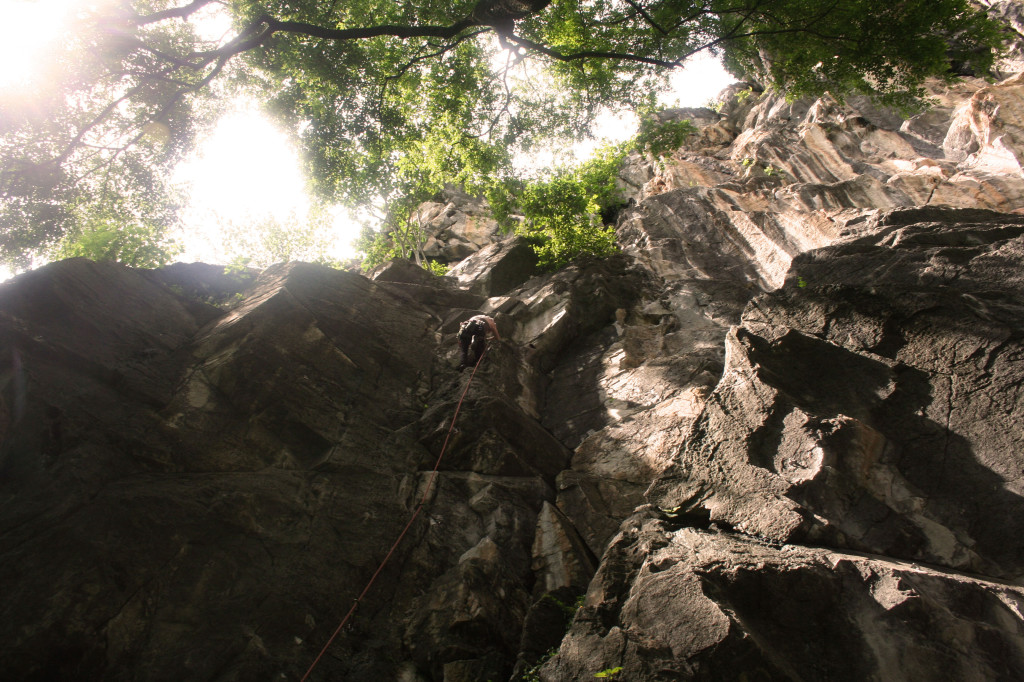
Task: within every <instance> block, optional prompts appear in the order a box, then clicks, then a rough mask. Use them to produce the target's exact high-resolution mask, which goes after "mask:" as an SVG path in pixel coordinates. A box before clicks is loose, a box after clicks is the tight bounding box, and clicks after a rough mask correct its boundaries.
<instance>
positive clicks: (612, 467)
mask: <svg viewBox="0 0 1024 682" xmlns="http://www.w3.org/2000/svg"><path fill="white" fill-rule="evenodd" d="M994 4H996V5H997V9H1000V11H1003V12H1005V13H1006V14H1007V16H1010V17H1011V18H1012V17H1013V16H1019V14H1014V11H1015V8H1018V7H1019V6H1018V5H1015V4H1014V3H994ZM1012 66H1013V65H1012V63H1010V64H1009V66H1007V68H1008V69H1010V70H1012ZM1004 75H1005V76H1006V78H1004V79H1003V80H1001V81H1000V82H996V83H988V82H985V81H982V80H977V79H971V78H968V79H966V80H965V81H964V82H963V83H961V84H960V85H957V86H956V87H954V88H947V89H942V90H937V91H936V98H937V99H938V104H937V106H935V107H934V108H932V109H931V110H929V111H928V112H926V113H924V114H921V115H919V116H916V117H913V118H910V119H906V120H905V119H902V118H900V117H899V116H897V115H896V114H894V113H893V112H889V111H882V110H878V109H876V108H874V107H872V106H871V105H870V103H868V102H866V101H862V100H858V99H851V100H848V101H846V102H845V103H838V102H835V101H832V100H828V99H823V100H819V101H815V102H792V103H787V102H786V101H785V100H784V99H781V98H778V97H775V96H772V95H769V94H764V93H763V92H761V91H760V89H759V88H758V87H757V86H754V85H750V86H748V85H742V86H737V87H734V88H733V89H732V91H731V92H730V93H729V94H728V95H727V96H726V97H725V99H724V105H723V107H722V109H721V111H719V112H715V111H712V110H710V109H701V110H685V111H679V112H675V115H679V116H684V117H687V118H690V119H692V120H694V121H695V122H696V123H697V124H698V125H699V127H700V130H701V132H700V134H699V136H697V137H695V138H694V139H693V140H691V141H690V142H689V143H688V144H687V146H686V147H685V148H683V149H680V150H678V151H677V152H676V153H675V154H673V155H672V156H671V157H670V158H665V159H661V160H655V159H647V158H644V157H643V156H642V155H639V154H637V155H635V156H634V157H633V158H632V159H631V160H630V162H629V163H628V165H627V166H626V167H625V168H624V169H623V172H622V181H623V188H624V191H625V192H627V193H628V194H629V196H630V197H631V198H633V199H634V200H635V202H634V205H632V206H631V207H630V208H629V209H627V210H625V211H624V212H623V213H622V215H621V216H620V217H619V223H618V227H617V232H618V236H619V241H620V244H621V246H622V253H621V254H620V255H618V256H616V257H613V258H610V259H608V260H604V261H595V262H581V263H577V264H574V265H573V266H571V267H568V268H566V269H564V270H562V271H559V272H557V273H553V274H544V273H539V272H537V271H536V269H535V267H534V262H535V261H534V259H533V257H532V253H531V252H530V250H529V249H528V248H526V247H525V246H524V245H523V244H520V243H518V242H517V241H516V240H515V239H507V240H502V239H501V236H500V235H499V234H497V233H496V232H495V230H494V225H493V223H492V222H490V221H489V218H488V217H487V215H486V211H485V209H484V207H482V206H480V205H478V204H476V203H474V202H468V201H467V200H468V198H466V197H459V196H457V195H454V194H453V195H452V196H449V197H446V198H445V202H446V203H438V204H437V205H436V206H430V207H425V210H426V211H427V213H429V214H430V216H431V218H430V222H431V224H432V225H434V227H435V228H436V229H435V234H434V235H433V239H432V241H431V242H430V244H429V248H430V249H432V250H434V251H436V252H437V253H438V254H445V257H446V258H451V259H462V260H461V262H460V263H459V264H458V266H457V267H456V268H455V269H453V271H452V272H451V273H450V275H449V276H447V277H444V278H437V277H434V276H432V275H429V274H428V273H426V272H425V271H423V270H421V269H419V268H417V267H415V266H414V265H412V264H411V263H407V262H394V263H390V264H387V265H386V266H383V267H381V268H379V269H378V270H377V271H376V272H374V273H373V275H372V277H370V278H368V277H364V276H362V275H358V274H353V273H349V272H340V271H335V270H330V269H327V268H323V267H319V266H313V265H307V264H300V263H291V264H283V265H278V266H274V267H272V268H270V269H268V270H266V271H264V272H262V273H243V274H239V275H235V276H228V275H225V274H224V273H223V272H222V270H221V269H220V268H215V267H212V266H203V265H175V266H172V267H170V268H166V269H164V270H159V271H142V270H132V269H128V268H123V267H120V266H117V265H113V264H97V263H92V262H89V261H85V260H70V261H64V262H60V263H55V264H52V265H49V266H46V267H44V268H41V269H39V270H37V271H34V272H30V273H27V274H25V275H22V276H20V277H18V278H16V279H15V280H13V281H11V282H9V283H6V284H4V285H0V362H2V363H3V364H2V365H0V439H2V444H0V558H2V562H0V584H2V585H3V586H4V599H3V601H2V602H0V609H2V612H0V615H2V617H0V632H2V638H3V642H4V644H3V646H2V647H0V667H2V669H3V670H4V671H5V673H4V677H5V678H6V679H17V680H56V679H89V680H92V679H96V680H175V681H177V680H183V679H187V680H215V681H227V680H253V679H282V680H288V679H292V680H297V679H300V678H301V677H302V676H303V675H304V674H305V673H306V671H307V669H308V668H309V667H310V665H311V664H312V663H313V662H314V660H315V659H316V658H317V656H318V654H319V653H320V651H321V649H322V648H323V647H324V645H325V644H326V643H327V642H328V641H329V640H330V638H331V637H332V635H333V634H334V633H335V629H336V628H337V626H338V624H339V623H340V622H342V619H343V618H344V617H345V615H346V614H347V613H348V612H349V610H350V608H351V607H352V606H353V600H355V599H356V598H357V597H359V596H360V594H361V591H362V590H363V588H364V587H365V586H366V585H367V583H368V581H370V580H371V578H373V577H374V576H375V574H376V578H375V580H374V582H373V586H372V588H371V589H370V590H369V591H368V592H367V593H366V596H365V597H363V598H362V599H360V601H359V603H358V608H357V609H356V611H355V615H354V617H352V618H351V619H350V620H349V621H347V624H346V627H345V628H343V629H342V630H341V631H339V632H337V636H336V638H335V639H334V640H333V641H332V643H331V645H330V647H329V648H328V649H327V653H326V654H325V655H324V657H323V658H321V659H320V660H319V661H318V662H317V664H316V666H315V668H314V670H313V672H312V674H311V675H310V678H309V679H313V680H403V681H405V682H417V681H420V682H427V681H441V680H444V681H446V682H470V681H472V682H477V681H483V680H495V681H497V680H510V679H522V678H524V677H525V678H526V679H531V680H536V679H541V680H549V681H553V680H559V681H568V680H574V681H575V680H587V679H594V675H595V674H597V673H600V672H602V671H613V670H616V669H618V672H617V673H611V672H607V673H606V674H607V675H612V674H614V675H616V677H615V679H618V680H631V681H654V680H670V679H671V680H688V679H694V680H725V679H730V680H731V679H747V680H754V679H768V680H775V679H779V680H826V679H828V680H857V681H861V680H866V679H869V680H893V679H915V680H932V679H934V680H939V679H942V680H946V679H964V680H1003V679H1016V678H1019V677H1021V675H1022V671H1024V586H1022V585H1024V532H1022V531H1024V497H1022V495H1024V426H1022V423H1024V414H1022V410H1024V407H1021V404H1022V403H1021V400H1020V396H1019V395H1018V394H1019V392H1020V391H1021V386H1022V385H1024V275H1022V273H1024V267H1022V266H1024V215H1022V214H1021V209H1022V208H1024V201H1022V198H1024V174H1022V171H1021V165H1020V164H1021V159H1022V158H1024V118H1022V116H1021V112H1022V111H1024V81H1022V80H1021V76H1020V75H1016V74H1014V73H1007V74H1004ZM477 311H485V312H488V313H489V314H491V315H493V316H494V317H495V319H496V320H497V323H498V326H499V329H500V331H501V334H502V337H503V339H502V340H501V341H499V342H495V343H492V344H491V346H490V349H489V351H488V353H487V355H486V356H485V358H484V360H483V362H482V363H481V366H480V369H479V370H478V371H477V373H476V374H475V376H473V378H472V382H471V383H470V372H469V371H466V372H463V373H459V372H458V371H457V364H458V357H457V355H458V354H457V348H456V344H455V334H456V331H457V329H458V325H459V323H460V322H461V321H462V320H464V319H466V318H468V317H469V316H471V315H473V314H475V313H476V312H477ZM467 384H468V392H467V393H466V397H465V399H464V400H463V401H462V402H461V407H460V411H459V415H458V420H457V422H456V424H455V426H454V429H451V430H450V427H451V425H452V418H453V415H454V414H455V411H456V408H457V407H459V406H460V398H461V396H462V394H463V391H464V390H465V389H466V387H467ZM449 431H450V432H449ZM442 450H443V458H441V459H440V460H439V456H440V455H441V454H442ZM435 464H436V465H437V466H438V472H437V474H436V476H435V475H434V474H433V473H432V471H433V469H434V468H435ZM423 499H425V500H426V504H425V505H424V506H423V508H422V513H421V514H419V516H418V517H417V518H416V520H415V521H414V522H413V523H412V525H411V526H409V528H408V531H407V532H405V534H404V536H403V529H404V528H405V526H406V523H407V522H408V520H409V519H410V517H411V516H412V514H413V513H414V511H415V510H416V509H417V508H418V505H419V503H420V501H421V500H423ZM399 537H401V538H402V540H401V542H400V543H399V544H398V545H397V546H395V549H394V552H393V553H391V554H389V552H390V550H391V548H392V546H393V544H394V543H395V540H396V539H397V538H399ZM385 559H387V562H386V563H384V564H383V565H384V568H383V569H382V570H380V572H379V574H378V573H377V572H378V568H379V567H380V566H381V565H382V561H384V560H385Z"/></svg>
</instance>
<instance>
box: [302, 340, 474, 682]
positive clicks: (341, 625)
mask: <svg viewBox="0 0 1024 682" xmlns="http://www.w3.org/2000/svg"><path fill="white" fill-rule="evenodd" d="M486 353H487V347H486V346H485V347H484V348H483V350H482V351H481V353H480V357H479V358H477V360H476V364H475V365H473V373H472V374H470V375H469V381H467V382H466V388H464V389H462V395H461V396H460V397H459V402H458V404H457V405H456V406H455V414H453V415H452V423H451V425H450V426H449V427H448V433H447V435H445V437H444V444H443V445H441V454H439V455H438V456H437V461H436V462H434V469H433V470H432V471H431V472H430V478H429V479H428V480H427V487H426V489H425V490H424V491H423V497H422V498H420V502H419V504H418V505H416V509H415V510H414V511H413V513H412V516H410V517H409V521H408V523H406V524H405V528H403V529H402V532H401V533H399V534H398V538H397V539H396V540H395V542H394V544H392V545H391V549H389V550H388V553H387V554H386V555H385V556H384V559H383V560H382V561H381V562H380V565H379V566H378V567H377V570H376V571H374V574H373V575H372V576H371V577H370V581H369V582H368V583H366V587H364V588H363V591H362V592H360V593H359V596H358V597H357V598H356V599H355V600H354V601H353V602H352V607H351V608H350V609H349V610H348V613H346V614H345V617H344V618H342V619H341V623H339V624H338V627H337V629H335V630H334V634H333V635H331V638H330V639H328V640H327V644H324V648H323V649H321V650H320V654H319V655H318V656H317V657H316V659H315V660H314V661H313V663H312V665H310V666H309V670H307V671H306V674H305V675H303V676H302V679H301V680H300V682H306V679H307V678H308V677H309V675H310V674H311V673H312V672H313V668H315V667H316V664H317V663H319V662H320V659H321V658H323V657H324V654H326V653H327V650H328V649H329V648H330V647H331V644H333V643H334V640H335V639H336V638H337V637H338V635H339V634H340V633H341V631H342V630H343V629H344V628H345V625H346V624H347V623H348V621H349V619H351V618H352V614H354V613H355V612H356V608H358V606H359V602H361V601H362V599H363V597H365V596H366V593H367V592H369V591H370V587H371V586H372V585H373V582H374V581H375V580H376V579H377V576H378V575H380V573H381V571H383V570H384V566H385V565H386V564H387V563H388V560H389V559H391V555H392V554H394V553H395V550H396V549H397V548H398V545H399V544H400V543H401V542H402V539H403V538H404V537H405V534H406V533H407V532H408V531H409V529H410V528H411V527H412V524H413V522H414V521H416V518H417V517H418V516H419V514H420V510H422V509H423V507H424V505H426V503H427V496H428V495H430V489H431V487H432V486H433V485H434V479H435V478H437V472H438V469H439V468H440V466H441V458H442V457H444V452H445V450H446V449H447V448H448V440H449V439H450V438H451V435H452V431H453V430H454V429H455V420H456V419H458V418H459V410H460V409H462V401H463V400H464V399H465V398H466V393H468V392H469V386H470V384H472V383H473V377H475V376H476V370H477V368H478V367H480V361H481V360H483V359H484V355H485V354H486Z"/></svg>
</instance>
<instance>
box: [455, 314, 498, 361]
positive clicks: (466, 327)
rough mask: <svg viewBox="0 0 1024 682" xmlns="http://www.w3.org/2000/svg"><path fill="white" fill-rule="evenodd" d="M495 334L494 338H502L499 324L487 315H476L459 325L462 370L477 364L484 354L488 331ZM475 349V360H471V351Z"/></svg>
mask: <svg viewBox="0 0 1024 682" xmlns="http://www.w3.org/2000/svg"><path fill="white" fill-rule="evenodd" d="M488 331H490V332H491V333H492V334H494V338H496V339H500V338H501V334H499V333H498V325H496V324H494V319H493V318H490V317H488V316H487V315H474V316H473V317H471V318H469V319H468V320H466V321H465V322H463V323H462V325H461V326H460V327H459V349H460V350H461V351H462V364H460V365H459V371H460V372H461V371H462V370H464V369H465V368H467V367H469V366H470V365H475V364H476V363H477V362H479V360H480V356H482V355H483V353H484V349H485V348H486V347H487V332H488ZM470 351H473V361H472V362H470V360H469V352H470Z"/></svg>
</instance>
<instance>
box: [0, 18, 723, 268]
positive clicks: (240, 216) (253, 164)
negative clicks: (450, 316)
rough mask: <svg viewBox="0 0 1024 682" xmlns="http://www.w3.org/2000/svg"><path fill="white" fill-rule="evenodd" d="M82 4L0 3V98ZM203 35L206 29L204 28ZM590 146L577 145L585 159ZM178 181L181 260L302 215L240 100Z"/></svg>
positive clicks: (299, 197) (714, 72)
mask: <svg viewBox="0 0 1024 682" xmlns="http://www.w3.org/2000/svg"><path fill="white" fill-rule="evenodd" d="M77 2H81V0H0V16H3V17H4V21H3V22H2V23H0V93H2V92H4V91H7V92H10V91H11V90H12V89H16V88H19V87H22V86H24V85H26V84H27V83H29V82H30V81H31V80H32V78H33V77H36V76H38V75H39V72H38V69H39V65H40V64H41V63H42V61H43V60H42V59H41V57H42V56H43V55H45V53H46V51H47V50H48V48H49V47H50V44H51V42H52V41H53V40H54V39H55V38H56V37H58V36H59V35H60V34H61V33H62V32H64V31H66V30H67V29H66V21H67V19H68V18H69V15H70V8H71V7H72V6H73V5H74V4H76V3H77ZM206 25H207V27H208V29H209V30H208V36H207V37H209V38H210V39H215V38H217V37H219V36H220V35H222V34H223V32H224V31H225V30H226V29H227V25H226V24H224V23H223V22H216V21H209V22H208V23H207V24H206ZM204 33H207V31H204ZM673 80H674V83H673V85H674V88H673V92H672V93H671V94H670V95H669V96H668V97H666V98H663V102H662V103H663V104H666V105H670V106H683V107H695V106H701V105H703V104H704V103H706V102H707V101H709V100H711V99H713V98H714V97H715V95H717V94H718V93H719V92H720V91H721V90H722V88H724V87H725V86H726V85H728V84H729V83H730V82H732V80H733V79H732V77H731V76H729V75H728V74H726V72H725V71H724V69H722V67H721V65H720V64H719V63H718V62H717V61H715V60H714V59H712V58H710V57H706V56H698V57H696V58H694V59H693V60H691V66H690V67H689V68H687V69H686V70H685V71H682V72H679V73H678V74H677V75H676V76H675V77H674V79H673ZM635 125H636V123H635V121H628V120H622V119H616V118H614V117H607V118H606V119H605V120H602V121H599V126H600V128H601V129H602V131H603V134H604V135H606V136H607V139H608V140H609V141H618V140H622V139H625V138H627V137H629V136H630V135H632V134H633V132H634V131H635ZM594 146H596V145H594V144H588V145H581V148H580V150H579V153H578V155H579V156H583V157H585V156H586V155H587V154H588V153H589V151H590V150H592V149H593V147H594ZM175 181H176V182H177V183H179V184H180V185H181V186H182V187H183V188H184V189H187V190H188V191H189V192H190V201H189V205H188V207H187V209H186V223H187V225H188V228H187V229H186V231H185V233H184V234H182V235H179V241H180V242H181V243H182V244H183V245H184V247H185V253H184V254H182V256H181V257H180V258H181V260H208V261H212V262H224V260H225V258H226V256H225V255H224V254H223V244H218V242H221V241H222V240H218V239H216V238H214V237H211V231H212V230H213V229H214V228H215V227H216V224H217V222H218V220H219V219H220V218H221V217H223V216H230V217H232V218H233V219H236V220H244V219H252V220H259V219H260V217H261V216H274V217H276V218H278V219H282V220H284V219H286V218H287V217H288V216H299V217H300V218H301V217H302V216H304V215H305V214H306V211H307V210H308V206H309V201H308V198H307V194H306V191H305V186H306V181H305V178H304V176H303V173H302V170H301V165H300V162H299V157H298V155H297V153H296V151H295V149H294V147H293V146H292V144H291V142H290V141H289V138H288V136H287V135H286V134H285V133H283V132H282V131H280V130H279V129H277V128H275V127H274V125H273V124H272V123H271V122H270V121H269V120H268V119H266V118H264V117H263V116H261V114H259V113H258V112H257V111H256V108H255V107H254V106H253V105H252V104H250V103H247V102H238V103H237V105H236V107H235V109H234V111H232V112H231V113H229V114H227V115H226V116H225V117H224V118H223V119H222V120H221V121H220V122H219V124H218V125H217V126H216V128H215V129H214V130H213V131H212V133H211V134H210V135H209V136H208V138H207V139H206V140H204V141H203V142H202V143H201V144H200V146H199V148H198V149H197V150H196V152H195V153H194V154H193V155H192V156H191V157H190V158H189V159H187V160H186V161H185V162H183V163H182V165H181V166H180V167H179V169H178V171H177V173H176V175H175ZM358 231H359V228H358V226H357V225H356V223H355V222H353V221H351V220H348V219H347V217H346V216H344V215H343V214H340V213H339V214H338V217H337V219H336V220H335V223H334V225H333V228H332V232H333V233H334V234H333V235H332V237H333V239H332V242H333V243H336V244H337V245H338V247H337V248H336V249H335V251H334V253H332V254H330V255H331V256H333V257H335V258H345V257H349V256H351V255H354V254H353V252H352V249H351V245H350V244H351V242H352V240H353V239H355V238H356V236H357V235H358Z"/></svg>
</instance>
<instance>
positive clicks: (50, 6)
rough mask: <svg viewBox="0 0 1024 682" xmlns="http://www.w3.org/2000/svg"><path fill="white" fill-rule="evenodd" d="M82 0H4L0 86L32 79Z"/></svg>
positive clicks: (0, 7)
mask: <svg viewBox="0 0 1024 682" xmlns="http://www.w3.org/2000/svg"><path fill="white" fill-rule="evenodd" d="M76 2H78V0H0V16H2V17H3V22H0V90H10V89H13V88H16V87H19V86H24V85H27V84H28V83H30V82H31V81H32V80H33V78H35V77H36V76H38V74H39V70H40V68H41V64H42V62H43V58H44V57H45V55H46V54H47V52H48V51H49V49H50V48H51V47H52V45H53V43H54V41H55V40H57V38H58V37H59V36H60V34H61V33H62V32H63V31H64V29H65V25H66V20H67V17H68V14H69V13H70V11H71V9H72V7H73V6H74V5H75V4H76Z"/></svg>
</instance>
